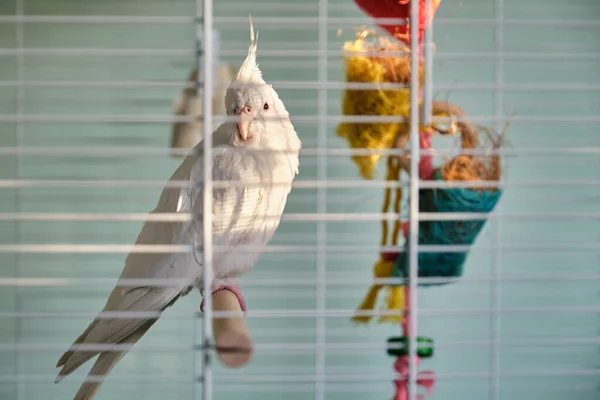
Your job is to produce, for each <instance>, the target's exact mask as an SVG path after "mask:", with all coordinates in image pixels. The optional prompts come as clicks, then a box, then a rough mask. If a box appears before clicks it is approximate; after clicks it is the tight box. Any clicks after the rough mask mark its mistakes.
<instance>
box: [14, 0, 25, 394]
mask: <svg viewBox="0 0 600 400" xmlns="http://www.w3.org/2000/svg"><path fill="white" fill-rule="evenodd" d="M24 14H25V4H24V0H16V3H15V17H16V24H15V47H16V48H17V50H18V51H17V55H16V58H15V64H16V68H15V75H16V76H15V78H16V80H17V82H18V85H17V88H16V89H15V114H16V115H17V116H18V118H17V122H16V125H15V147H16V148H17V151H18V154H17V155H16V157H15V158H16V159H15V179H16V180H20V179H23V153H22V152H21V151H19V150H22V147H23V142H24V136H25V127H24V125H23V122H22V121H21V116H22V115H23V114H24V113H25V110H24V108H25V105H24V86H23V80H24V79H25V77H24V63H25V60H24V55H23V49H24V48H25V26H24V24H23V15H24ZM22 206H23V193H22V189H21V188H15V211H16V212H22V211H23V210H22ZM14 230H15V232H14V233H15V236H14V241H15V243H17V244H19V243H21V242H22V241H23V222H22V221H15V226H14ZM22 261H23V260H22V256H21V254H19V253H17V254H15V258H14V262H15V267H14V277H15V278H19V277H20V276H21V266H22ZM14 296H15V297H14V301H15V311H16V312H17V314H19V316H18V317H17V318H16V321H15V341H16V343H17V344H20V343H21V338H22V337H23V318H22V317H21V315H20V314H21V312H22V311H23V293H22V290H21V287H20V286H18V285H17V286H16V287H15V294H14ZM15 347H16V350H15V369H16V371H15V373H16V375H17V376H24V374H25V373H26V372H25V369H24V362H23V354H22V352H21V351H20V348H21V346H15ZM16 390H17V400H22V399H24V398H25V392H24V390H25V384H24V382H23V381H22V380H18V381H17V382H16Z"/></svg>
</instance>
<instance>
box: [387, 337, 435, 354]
mask: <svg viewBox="0 0 600 400" xmlns="http://www.w3.org/2000/svg"><path fill="white" fill-rule="evenodd" d="M387 353H388V355H390V356H392V357H402V356H407V355H408V353H409V339H408V338H407V337H405V336H397V337H392V338H389V339H388V349H387ZM417 355H418V356H419V357H421V358H431V357H433V339H430V338H427V337H421V336H418V337H417Z"/></svg>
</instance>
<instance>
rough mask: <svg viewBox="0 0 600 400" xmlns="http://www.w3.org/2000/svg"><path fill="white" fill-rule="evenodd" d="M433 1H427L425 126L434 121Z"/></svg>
mask: <svg viewBox="0 0 600 400" xmlns="http://www.w3.org/2000/svg"><path fill="white" fill-rule="evenodd" d="M431 11H432V8H431V0H426V1H425V21H428V22H429V23H428V24H426V25H425V32H424V35H423V59H424V67H425V80H424V82H423V115H422V116H421V118H422V120H423V124H424V125H429V124H431V120H432V103H431V102H432V101H433V15H432V12H431Z"/></svg>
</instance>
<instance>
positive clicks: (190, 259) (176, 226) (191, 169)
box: [58, 151, 261, 376]
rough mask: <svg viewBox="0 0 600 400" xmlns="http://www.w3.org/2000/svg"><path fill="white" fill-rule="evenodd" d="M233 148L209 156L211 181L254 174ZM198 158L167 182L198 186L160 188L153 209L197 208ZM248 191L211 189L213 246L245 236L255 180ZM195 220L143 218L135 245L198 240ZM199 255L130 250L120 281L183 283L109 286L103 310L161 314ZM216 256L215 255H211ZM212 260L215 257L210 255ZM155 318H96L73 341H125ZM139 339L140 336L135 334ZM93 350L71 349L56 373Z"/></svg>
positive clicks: (191, 274) (188, 283) (195, 268)
mask: <svg viewBox="0 0 600 400" xmlns="http://www.w3.org/2000/svg"><path fill="white" fill-rule="evenodd" d="M235 154H236V153H235V151H230V152H225V153H223V154H222V155H219V156H217V157H215V162H214V167H215V168H214V170H213V179H215V180H220V181H227V180H233V181H238V182H239V181H243V180H244V179H248V178H252V177H256V176H255V175H256V173H255V172H252V170H249V169H248V167H251V164H252V162H251V161H248V160H247V159H245V158H244V157H243V156H241V155H235ZM202 171H203V163H202V158H201V157H198V156H196V157H195V159H193V158H188V159H186V160H185V161H184V163H183V164H182V165H181V167H180V168H179V169H178V170H177V171H176V172H175V173H174V174H173V177H172V180H180V179H189V180H191V181H194V182H198V185H194V186H193V187H188V188H182V189H177V188H165V190H164V191H163V193H162V195H161V199H160V201H159V203H158V205H157V207H156V209H155V210H154V211H153V212H154V213H159V212H162V213H164V212H176V210H177V208H179V209H180V212H193V213H197V215H199V213H201V212H202V196H201V194H202V185H201V180H202ZM252 183H253V185H252V189H247V188H246V187H242V186H241V185H239V184H238V185H234V186H232V187H227V188H217V189H215V192H214V193H215V194H214V200H213V227H214V229H213V231H214V242H215V243H216V244H221V245H223V244H224V245H227V244H231V243H235V242H238V241H239V240H240V238H241V237H243V236H245V235H247V234H248V232H249V231H250V229H251V227H252V224H251V223H249V221H251V220H252V218H253V217H252V216H253V215H254V214H256V210H257V208H258V205H259V204H260V199H261V195H260V190H259V188H258V185H257V184H256V183H257V182H256V179H254V182H252ZM201 234H202V230H201V224H199V223H198V224H197V226H195V225H194V222H190V223H181V222H155V221H148V222H146V224H145V225H144V227H143V228H142V230H141V232H140V234H139V236H138V239H137V241H136V244H141V245H155V244H156V245H161V244H193V243H194V242H195V243H196V244H200V243H201V239H202V236H201ZM200 257H201V256H200V255H196V254H194V253H193V252H190V253H183V254H178V253H167V254H161V253H158V254H152V253H136V252H132V253H130V254H129V256H128V257H127V259H126V264H125V268H124V269H123V272H122V274H121V277H120V283H121V282H122V280H123V279H155V280H157V281H159V282H160V281H163V282H164V281H165V280H167V279H177V280H183V281H184V283H183V284H179V285H176V286H173V287H153V286H152V285H124V286H121V285H120V284H118V285H117V287H115V288H114V289H113V291H112V293H111V295H110V297H109V299H108V301H107V303H106V306H105V307H104V310H103V311H128V312H135V311H138V312H161V311H163V310H165V309H166V308H167V307H170V306H171V305H172V304H173V303H174V302H175V301H176V300H177V299H178V298H179V297H180V296H182V295H185V294H187V292H189V290H190V289H191V287H192V285H194V284H195V283H196V281H197V280H198V279H199V278H200V277H201V274H202V268H201V265H199V264H198V262H199V261H201V258H200ZM216 257H218V256H216ZM215 264H218V259H217V258H215ZM216 268H217V267H216ZM156 319H157V317H156V316H153V317H147V318H140V317H137V318H97V319H95V320H94V321H93V322H92V323H91V324H90V326H89V327H88V328H87V329H86V331H85V332H84V333H83V334H82V335H81V336H80V337H79V338H78V339H77V340H76V341H75V343H74V344H81V343H95V344H99V343H105V344H112V343H121V342H123V341H128V338H129V337H130V336H131V335H137V333H136V332H137V331H138V330H140V329H141V330H144V331H145V330H147V329H148V328H149V327H150V326H151V325H152V324H153V323H154V322H155V321H156ZM139 336H140V337H141V335H139ZM96 354H98V352H97V351H87V352H77V351H75V350H73V349H69V351H67V352H66V353H65V354H64V355H63V357H62V358H61V360H59V363H58V366H63V369H62V370H61V372H60V373H59V375H62V376H64V375H68V374H69V373H71V372H72V371H74V370H75V369H77V368H78V367H79V366H80V365H82V364H83V363H85V362H86V361H87V360H89V359H90V358H92V357H94V356H95V355H96Z"/></svg>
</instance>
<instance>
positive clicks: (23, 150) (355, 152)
mask: <svg viewBox="0 0 600 400" xmlns="http://www.w3.org/2000/svg"><path fill="white" fill-rule="evenodd" d="M230 150H231V151H236V150H237V149H230ZM192 154H196V151H195V150H194V149H166V148H164V147H149V146H148V147H146V146H144V147H134V146H120V145H119V146H117V145H115V146H105V147H100V146H98V147H96V146H94V147H90V146H69V147H9V146H6V147H0V155H21V156H26V155H41V156H53V157H64V156H76V157H80V156H90V157H114V156H123V157H134V156H149V155H157V156H171V155H192ZM373 154H379V155H381V156H389V155H398V156H399V155H404V154H410V151H405V150H403V149H351V148H308V147H307V148H302V149H301V150H300V156H301V157H350V156H368V155H373ZM421 154H427V155H434V156H453V155H461V154H462V155H474V156H491V155H498V156H521V157H522V156H528V157H555V156H575V155H577V156H598V155H600V147H598V146H585V147H558V146H556V147H520V148H500V149H486V148H480V149H462V148H452V149H439V150H437V149H422V150H421Z"/></svg>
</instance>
